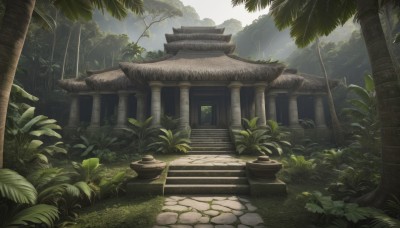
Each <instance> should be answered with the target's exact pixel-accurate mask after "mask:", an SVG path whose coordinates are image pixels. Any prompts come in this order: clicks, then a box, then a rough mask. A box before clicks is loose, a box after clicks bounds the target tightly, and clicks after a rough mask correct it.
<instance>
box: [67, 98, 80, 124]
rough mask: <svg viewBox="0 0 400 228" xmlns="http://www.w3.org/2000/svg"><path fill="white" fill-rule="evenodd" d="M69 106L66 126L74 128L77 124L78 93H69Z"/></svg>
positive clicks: (78, 111) (78, 112)
mask: <svg viewBox="0 0 400 228" xmlns="http://www.w3.org/2000/svg"><path fill="white" fill-rule="evenodd" d="M70 96H71V107H70V110H69V120H68V127H69V128H76V127H78V125H79V121H80V118H79V115H80V110H79V95H78V94H71V95H70Z"/></svg>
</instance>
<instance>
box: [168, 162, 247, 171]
mask: <svg viewBox="0 0 400 228" xmlns="http://www.w3.org/2000/svg"><path fill="white" fill-rule="evenodd" d="M216 163H217V162H216ZM245 168H246V165H245V164H240V163H236V164H233V163H232V164H223V165H219V164H218V163H217V164H199V165H195V164H193V165H186V164H185V165H170V166H169V170H244V169H245Z"/></svg>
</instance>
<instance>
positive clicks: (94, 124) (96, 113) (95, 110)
mask: <svg viewBox="0 0 400 228" xmlns="http://www.w3.org/2000/svg"><path fill="white" fill-rule="evenodd" d="M92 97H93V102H92V118H91V119H90V126H89V127H90V128H98V127H100V114H101V95H100V94H99V93H94V94H93V95H92Z"/></svg>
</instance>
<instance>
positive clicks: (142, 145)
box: [126, 117, 159, 154]
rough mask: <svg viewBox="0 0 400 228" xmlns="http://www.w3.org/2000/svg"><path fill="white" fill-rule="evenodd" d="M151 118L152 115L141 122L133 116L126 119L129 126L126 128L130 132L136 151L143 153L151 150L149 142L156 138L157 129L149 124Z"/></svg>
mask: <svg viewBox="0 0 400 228" xmlns="http://www.w3.org/2000/svg"><path fill="white" fill-rule="evenodd" d="M152 120H153V117H149V118H148V119H146V120H145V121H143V122H141V121H138V120H136V119H133V118H129V119H128V122H129V124H130V126H129V127H130V128H129V129H126V130H127V131H128V132H129V133H131V137H132V139H133V142H134V144H133V145H134V148H135V152H136V153H139V154H144V153H146V152H149V151H150V150H151V146H150V144H152V143H153V142H154V141H155V140H156V138H157V134H158V132H159V129H158V128H155V127H153V126H152V125H151V122H152Z"/></svg>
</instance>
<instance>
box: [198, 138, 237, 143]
mask: <svg viewBox="0 0 400 228" xmlns="http://www.w3.org/2000/svg"><path fill="white" fill-rule="evenodd" d="M190 141H191V142H192V143H203V142H206V143H208V142H231V139H230V138H227V137H226V138H220V137H218V138H216V137H212V138H211V137H191V138H190Z"/></svg>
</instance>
